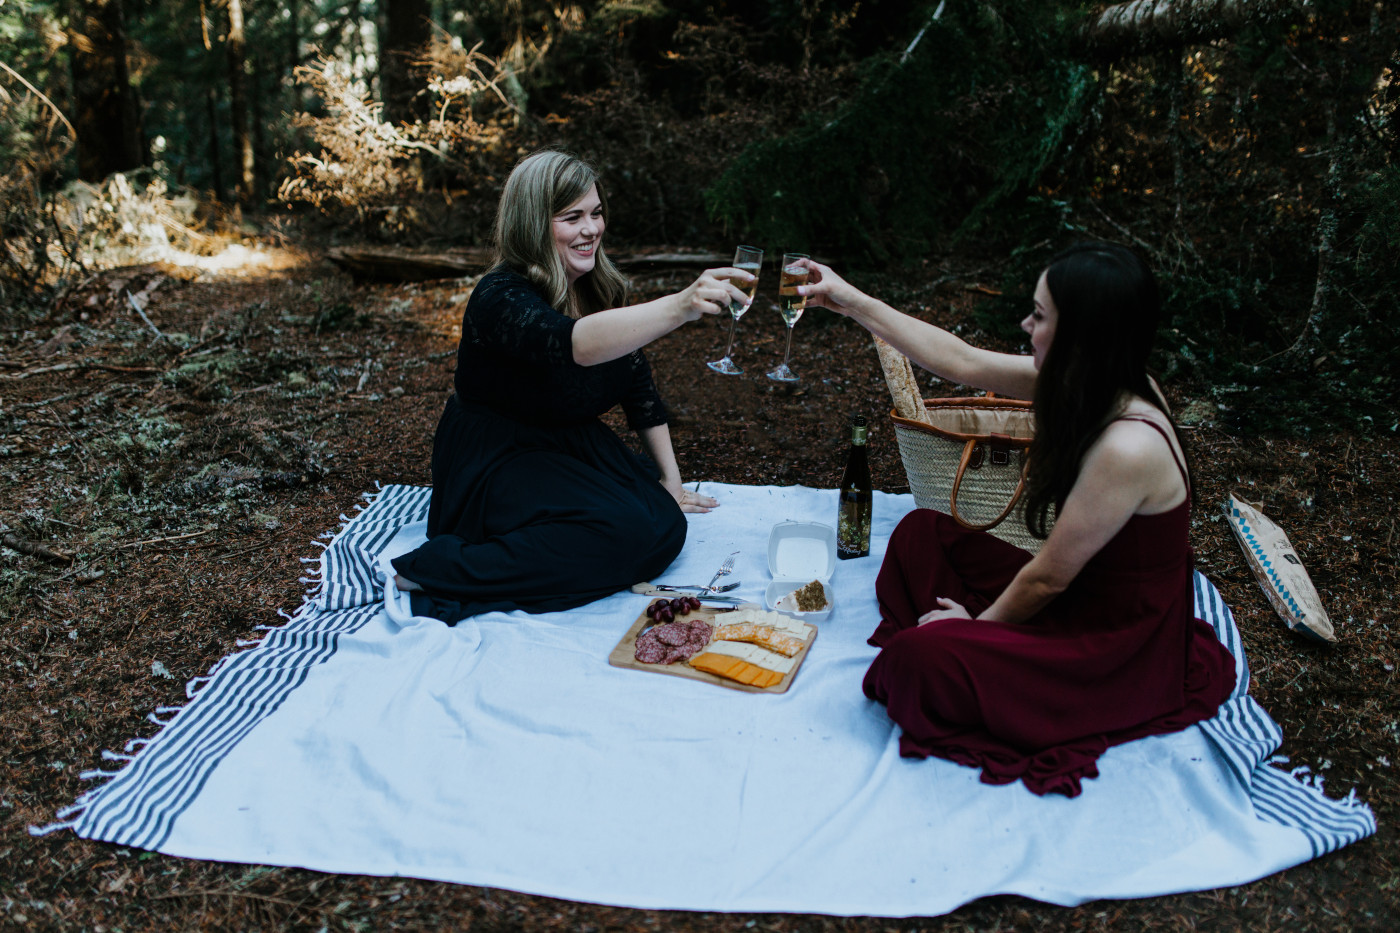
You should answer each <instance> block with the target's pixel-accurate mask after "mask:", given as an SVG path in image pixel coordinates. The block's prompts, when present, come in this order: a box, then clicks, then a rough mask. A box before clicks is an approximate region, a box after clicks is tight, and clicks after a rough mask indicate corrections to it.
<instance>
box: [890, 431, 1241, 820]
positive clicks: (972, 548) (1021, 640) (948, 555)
mask: <svg viewBox="0 0 1400 933" xmlns="http://www.w3.org/2000/svg"><path fill="white" fill-rule="evenodd" d="M1129 420H1141V421H1143V422H1144V423H1145V424H1148V425H1151V426H1152V427H1153V428H1155V429H1156V430H1157V431H1158V432H1159V433H1161V434H1162V435H1163V437H1165V436H1166V432H1165V431H1164V430H1163V429H1162V428H1161V427H1160V426H1159V425H1157V424H1155V423H1153V422H1151V421H1148V420H1146V419H1136V418H1134V419H1129ZM1168 446H1170V445H1168ZM1172 456H1173V458H1175V457H1176V452H1175V450H1173V451H1172ZM1177 468H1178V469H1181V471H1182V476H1183V477H1184V476H1185V475H1186V471H1185V469H1184V468H1182V467H1181V463H1180V461H1179V460H1178V461H1177ZM1189 528H1190V497H1189V494H1188V497H1187V499H1186V501H1183V502H1182V503H1181V505H1179V506H1177V507H1176V508H1174V509H1171V510H1170V511H1167V512H1162V513H1160V514H1157V515H1134V516H1133V517H1132V518H1130V519H1129V520H1128V523H1127V524H1126V525H1124V526H1123V528H1122V530H1121V531H1119V532H1118V534H1117V535H1115V536H1114V537H1113V539H1112V540H1111V541H1109V542H1108V544H1106V545H1105V546H1104V547H1103V549H1102V550H1100V551H1099V552H1098V553H1097V554H1095V555H1094V556H1093V557H1092V558H1091V559H1090V560H1089V562H1088V563H1087V564H1085V565H1084V568H1083V569H1082V570H1081V571H1080V572H1079V575H1078V576H1077V577H1075V579H1074V581H1073V582H1072V583H1071V584H1070V585H1069V587H1068V588H1067V589H1066V590H1065V591H1064V592H1063V593H1061V594H1060V595H1059V596H1057V597H1055V599H1054V600H1053V601H1052V602H1051V603H1050V604H1049V605H1048V606H1046V607H1045V609H1043V610H1042V611H1041V612H1040V613H1039V614H1037V615H1036V616H1035V617H1034V618H1032V619H1030V620H1029V621H1027V622H1025V623H1020V624H1013V623H1007V622H979V621H976V620H975V619H943V620H941V621H938V622H931V623H929V624H927V625H922V626H921V625H919V624H918V620H919V616H920V615H922V614H923V613H925V612H928V611H930V610H932V609H937V608H938V604H937V603H936V602H935V601H934V600H935V599H936V598H937V597H940V596H941V597H946V598H948V599H952V600H956V601H957V602H959V603H961V604H962V605H963V606H965V607H966V608H967V610H968V612H969V613H970V614H972V615H973V616H976V615H977V614H978V613H980V612H982V611H983V610H985V609H986V608H987V607H988V606H990V605H991V604H992V602H993V601H994V600H995V599H996V598H997V596H999V595H1000V594H1001V592H1002V590H1004V589H1005V588H1006V586H1007V584H1009V583H1010V582H1011V578H1012V577H1014V576H1015V575H1016V573H1017V571H1019V570H1020V569H1021V567H1022V566H1023V565H1024V564H1025V563H1026V562H1027V561H1029V560H1030V554H1029V553H1027V552H1026V551H1024V550H1022V549H1021V548H1018V547H1016V546H1014V545H1011V544H1008V543H1006V542H1004V541H1002V540H1001V539H999V538H995V537H993V536H991V535H989V534H986V533H985V532H979V531H968V530H967V529H965V528H963V527H961V526H960V525H958V524H957V522H955V521H953V519H952V518H950V517H949V516H947V515H944V514H943V513H941V512H936V511H933V510H931V509H917V510H915V511H914V512H911V513H909V514H908V515H907V516H905V518H904V519H903V521H901V522H900V523H899V526H898V527H897V528H896V529H895V531H894V534H893V535H892V536H891V537H890V543H889V549H888V551H887V552H886V554H885V561H884V564H883V565H882V566H881V568H880V575H879V578H878V580H877V582H876V586H875V592H876V595H877V596H878V598H879V602H880V616H881V622H880V625H879V627H878V628H876V629H875V633H874V634H873V635H871V636H870V644H872V645H875V646H876V647H878V648H881V649H882V650H881V651H880V654H879V655H878V656H877V657H876V658H875V661H874V662H873V663H872V664H871V665H870V669H869V670H868V671H867V672H866V675H865V694H866V696H868V697H870V698H871V699H873V700H879V701H880V702H882V703H884V704H885V706H886V707H887V709H888V710H889V715H890V718H891V719H893V720H894V721H895V722H896V723H898V724H899V725H900V727H901V729H902V730H903V734H902V735H901V736H900V740H899V745H900V754H901V755H904V756H906V757H915V758H923V757H927V756H929V755H934V756H937V757H939V758H947V759H950V760H952V761H956V762H959V763H961V764H966V765H972V766H974V767H978V768H981V769H982V780H983V781H984V782H985V783H988V784H1008V783H1010V782H1012V781H1015V780H1017V779H1018V778H1019V779H1020V780H1022V781H1024V782H1025V784H1026V787H1027V788H1028V789H1030V790H1031V791H1032V792H1033V793H1036V794H1045V793H1052V792H1054V793H1061V794H1065V795H1066V796H1069V797H1074V796H1077V795H1078V794H1079V792H1080V781H1081V780H1082V779H1084V778H1092V777H1097V776H1098V773H1099V770H1098V764H1097V760H1098V758H1099V756H1100V755H1102V754H1103V753H1104V751H1105V750H1107V749H1108V747H1109V746H1111V745H1118V744H1121V743H1123V742H1127V741H1130V740H1132V739H1137V738H1141V737H1143V736H1147V735H1158V734H1161V733H1165V732H1175V731H1177V730H1179V729H1184V728H1186V727H1187V726H1189V725H1191V724H1192V723H1195V722H1199V721H1201V720H1203V719H1209V718H1210V717H1211V716H1213V715H1215V711H1216V709H1217V708H1218V707H1219V706H1220V704H1221V703H1222V702H1224V701H1225V699H1226V698H1228V697H1229V695H1230V692H1231V691H1232V690H1233V689H1234V686H1235V664H1234V659H1233V657H1232V656H1231V655H1230V652H1229V651H1228V650H1226V648H1225V647H1224V646H1223V645H1222V644H1221V643H1220V641H1219V640H1218V639H1217V638H1216V637H1215V633H1214V631H1213V630H1212V629H1211V627H1210V626H1209V625H1207V624H1206V623H1204V622H1202V621H1200V620H1199V619H1196V618H1195V616H1194V605H1195V604H1194V600H1193V598H1192V582H1193V581H1192V574H1193V565H1192V555H1191V548H1190V546H1189V545H1188V544H1187V532H1188V530H1189Z"/></svg>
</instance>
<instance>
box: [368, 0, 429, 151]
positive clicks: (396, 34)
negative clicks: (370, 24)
mask: <svg viewBox="0 0 1400 933" xmlns="http://www.w3.org/2000/svg"><path fill="white" fill-rule="evenodd" d="M382 3H383V12H384V18H383V23H384V34H383V36H381V37H380V40H379V55H380V58H379V73H380V89H381V92H382V93H383V96H384V118H385V119H386V120H387V121H388V122H390V123H413V122H414V121H416V120H419V119H422V118H423V117H424V116H425V115H426V113H427V99H426V98H425V97H421V96H419V95H418V92H419V91H420V90H422V85H421V82H420V80H419V76H418V74H417V72H418V69H416V68H414V66H413V61H414V59H415V58H416V57H417V56H418V55H419V53H420V52H421V51H422V49H423V46H425V45H427V44H428V40H429V39H431V38H432V35H433V25H432V16H433V7H432V3H431V0H382Z"/></svg>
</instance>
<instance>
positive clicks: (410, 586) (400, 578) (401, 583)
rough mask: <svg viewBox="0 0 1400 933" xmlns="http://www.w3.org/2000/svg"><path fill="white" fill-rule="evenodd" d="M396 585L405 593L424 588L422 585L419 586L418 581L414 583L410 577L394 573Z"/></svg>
mask: <svg viewBox="0 0 1400 933" xmlns="http://www.w3.org/2000/svg"><path fill="white" fill-rule="evenodd" d="M394 586H397V587H398V588H399V589H401V590H403V591H404V592H405V593H412V592H413V591H415V590H421V589H422V587H421V586H419V585H418V584H417V583H414V582H413V581H412V580H410V579H408V577H405V576H404V575H403V574H398V573H396V574H394Z"/></svg>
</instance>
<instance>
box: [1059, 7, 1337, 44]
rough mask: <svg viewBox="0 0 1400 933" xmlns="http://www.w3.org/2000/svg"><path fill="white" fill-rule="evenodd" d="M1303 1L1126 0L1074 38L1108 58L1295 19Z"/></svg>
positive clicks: (1301, 11)
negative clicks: (1254, 25) (1251, 25)
mask: <svg viewBox="0 0 1400 933" xmlns="http://www.w3.org/2000/svg"><path fill="white" fill-rule="evenodd" d="M1309 9H1310V4H1309V3H1308V2H1307V0H1130V2H1128V3H1118V4H1115V5H1113V6H1111V7H1109V8H1108V9H1106V10H1104V11H1103V12H1102V13H1100V14H1099V15H1098V16H1095V17H1091V18H1090V19H1089V21H1088V22H1087V23H1086V25H1085V26H1084V28H1083V30H1082V32H1081V34H1080V39H1081V40H1082V41H1083V42H1084V44H1085V46H1086V49H1087V50H1088V51H1090V52H1092V53H1093V54H1095V55H1097V56H1100V57H1106V58H1114V57H1120V56H1128V55H1137V54H1142V53H1144V52H1154V51H1160V50H1163V49H1166V48H1170V47H1172V46H1181V45H1186V44H1189V43H1192V42H1201V41H1204V40H1208V39H1223V38H1226V37H1228V36H1230V35H1232V34H1234V33H1235V32H1236V31H1238V30H1239V29H1241V28H1243V27H1244V26H1247V25H1250V24H1253V23H1268V22H1288V21H1296V20H1301V19H1303V18H1304V17H1305V16H1307V14H1308V10H1309Z"/></svg>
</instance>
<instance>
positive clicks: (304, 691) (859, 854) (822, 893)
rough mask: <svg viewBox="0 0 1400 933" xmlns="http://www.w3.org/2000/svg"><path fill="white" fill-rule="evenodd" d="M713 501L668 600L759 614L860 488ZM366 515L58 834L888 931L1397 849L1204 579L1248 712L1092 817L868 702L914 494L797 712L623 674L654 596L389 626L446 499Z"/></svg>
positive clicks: (814, 655)
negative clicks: (1315, 769) (1323, 765)
mask: <svg viewBox="0 0 1400 933" xmlns="http://www.w3.org/2000/svg"><path fill="white" fill-rule="evenodd" d="M706 491H707V492H713V494H714V495H716V496H717V497H718V498H719V499H720V500H721V503H722V505H721V507H720V508H719V509H718V510H716V511H715V512H713V513H711V514H708V515H693V516H690V517H689V518H690V533H689V538H688V540H687V544H686V547H685V550H684V552H683V553H682V555H681V556H680V557H679V558H678V559H677V561H676V562H675V564H674V565H673V566H672V567H671V568H670V569H669V571H668V572H667V573H666V574H665V575H664V579H666V580H669V581H671V582H677V583H690V582H703V581H704V580H706V579H708V578H709V576H710V574H711V573H712V572H713V570H714V568H715V567H717V566H718V565H719V563H720V561H721V560H722V559H723V557H724V556H725V555H727V554H728V553H729V552H731V551H734V550H738V551H740V555H739V562H738V564H737V565H736V568H735V572H734V575H733V576H732V577H731V579H734V580H740V581H742V586H741V587H740V588H739V589H738V590H737V591H736V593H737V594H738V595H741V596H746V597H750V598H753V599H755V600H757V599H761V598H762V593H763V590H764V587H765V585H766V583H767V580H768V573H767V562H766V546H767V538H768V531H769V528H770V527H771V526H772V525H773V524H774V523H776V522H779V521H783V520H787V519H793V520H802V521H827V522H829V521H830V520H831V519H832V517H833V514H834V512H835V510H836V493H835V492H834V491H832V490H814V489H806V488H802V487H746V486H717V487H714V488H712V489H711V488H707V490H706ZM368 498H371V500H372V501H371V504H370V505H369V507H368V508H366V509H365V510H364V511H362V512H361V513H360V514H358V515H357V516H356V517H355V518H353V519H350V520H348V522H347V524H346V525H345V526H344V528H343V529H342V530H341V531H340V532H339V533H338V534H337V535H335V536H334V539H333V541H332V542H331V544H330V545H329V546H328V547H327V549H326V550H325V552H324V554H323V556H322V557H321V559H320V571H321V572H320V578H319V581H318V586H317V588H316V590H315V591H314V593H313V595H312V596H311V597H310V598H309V599H308V600H307V602H306V604H305V605H303V606H302V608H301V610H300V611H299V612H298V613H297V614H296V615H295V616H293V617H292V618H291V619H290V621H288V622H287V624H286V625H284V626H282V627H280V628H277V629H275V630H273V631H271V632H270V633H269V634H268V635H267V637H266V638H265V639H264V640H263V641H262V642H261V644H260V645H258V646H257V647H255V648H252V649H250V650H247V651H243V652H241V653H238V654H234V655H231V656H230V657H228V658H225V659H224V660H223V661H222V662H220V664H219V665H218V666H217V667H216V669H215V670H213V671H211V672H210V675H209V676H207V677H203V678H197V679H196V680H195V681H192V682H191V684H190V691H189V692H190V694H191V696H192V699H191V700H190V702H189V703H188V705H186V706H184V707H183V708H181V709H179V710H170V711H167V712H168V713H169V714H171V715H170V716H169V718H168V719H167V720H157V721H161V722H162V725H163V728H162V729H161V731H160V732H159V733H158V735H157V736H156V737H155V738H154V740H152V741H150V742H149V744H145V745H144V746H143V747H141V748H140V749H139V751H136V752H135V754H134V755H132V756H129V757H128V756H122V755H115V754H113V755H110V757H112V758H116V759H125V761H126V763H125V764H124V765H123V766H122V767H121V768H120V770H119V771H118V772H116V773H115V775H108V774H105V773H100V772H99V773H96V774H95V775H94V777H96V778H98V779H101V780H104V781H105V783H102V784H101V785H100V786H97V787H95V788H94V789H93V790H92V791H90V792H89V793H88V794H86V795H84V797H83V798H81V799H79V800H78V801H77V802H76V803H75V804H74V805H73V806H72V807H69V808H66V809H65V810H63V811H60V813H59V820H60V821H61V822H59V823H55V824H53V825H52V826H48V827H42V828H35V829H34V830H33V831H34V832H45V831H51V830H53V829H57V828H64V827H66V828H72V829H73V830H75V831H76V832H77V833H78V834H80V835H82V836H85V837H88V838H92V839H102V840H109V841H112V842H116V843H121V844H123V845H129V846H137V847H142V848H148V849H155V850H159V851H161V852H166V853H170V854H173V855H180V856H187V857H191V858H203V859H216V860H221V861H233V862H251V863H264V864H273V865H288V866H302V867H306V868H313V869H320V870H323V871H333V872H353V873H361V874H374V875H408V876H415V877H421V878H432V879H442V880H448V881H456V882H462V883H469V884H477V885H489V886H494V887H501V888H509V889H513V890H518V891H524V892H530V893H536V894H544V895H552V896H555V897H562V898H569V899H572V900H578V901H591V902H599V903H606V904H617V905H626V906H634V907H648V908H677V909H693V910H706V911H715V910H720V911H799V912H811V913H827V914H838V915H879V916H928V915H936V914H940V913H944V912H947V911H950V910H952V909H954V908H956V907H958V906H959V905H961V904H963V903H966V902H968V901H970V900H973V899H975V898H978V897H982V896H985V895H991V894H1006V893H1013V894H1021V895H1025V896H1027V897H1032V898H1036V899H1039V900H1042V901H1048V902H1051V903H1055V904H1064V905H1072V904H1078V903H1081V902H1084V901H1087V900H1092V899H1097V898H1126V897H1145V896H1151V895H1158V894H1167V893H1171V892H1179V891H1187V890H1197V889H1205V888H1215V887H1221V886H1225V885H1233V884H1239V883H1243V882H1247V881H1251V880H1253V879H1256V878H1260V877H1262V876H1264V875H1268V874H1270V873H1272V872H1276V871H1279V870H1281V869H1285V868H1288V867H1290V866H1293V865H1296V864H1298V863H1300V862H1303V861H1306V860H1307V859H1310V858H1313V857H1315V856H1317V855H1319V854H1321V853H1323V852H1327V851H1330V850H1332V849H1335V848H1337V847H1339V846H1342V845H1345V844H1346V843H1348V842H1352V841H1355V840H1357V839H1360V838H1362V837H1363V836H1366V835H1369V834H1370V833H1373V832H1374V831H1375V825H1376V824H1375V818H1374V816H1373V815H1372V813H1371V811H1370V810H1369V808H1367V807H1366V806H1365V805H1364V804H1361V803H1358V802H1357V801H1355V800H1354V799H1348V800H1341V801H1338V800H1332V799H1329V798H1327V797H1325V796H1324V795H1323V793H1322V792H1321V790H1320V788H1319V787H1317V786H1315V783H1314V782H1313V781H1311V780H1309V778H1308V776H1307V775H1306V774H1299V773H1290V772H1289V771H1287V770H1281V769H1279V768H1278V767H1276V766H1274V765H1272V764H1270V758H1271V756H1272V755H1273V754H1274V753H1275V751H1276V749H1277V748H1278V746H1279V743H1280V740H1281V735H1280V732H1279V729H1278V727H1277V726H1276V725H1275V724H1274V722H1273V721H1272V720H1271V719H1270V718H1269V716H1268V715H1267V714H1266V713H1265V712H1264V711H1263V710H1262V709H1261V708H1260V707H1259V706H1258V705H1257V704H1256V703H1255V702H1254V701H1253V700H1252V699H1251V698H1250V697H1249V696H1248V695H1247V690H1248V685H1249V677H1248V671H1247V669H1246V667H1245V664H1244V658H1243V655H1242V652H1241V648H1240V642H1239V636H1238V632H1237V631H1236V629H1235V627H1234V622H1233V620H1232V618H1231V615H1230V611H1229V609H1228V608H1226V606H1225V605H1224V603H1223V602H1222V601H1221V598H1220V595H1219V593H1217V592H1216V590H1215V588H1214V587H1213V586H1211V584H1210V583H1209V582H1207V581H1206V580H1205V578H1204V577H1201V576H1199V575H1198V576H1197V578H1196V599H1197V606H1198V610H1199V612H1200V614H1201V617H1202V618H1205V619H1207V620H1208V621H1209V622H1211V624H1212V625H1213V626H1215V628H1216V631H1217V633H1218V634H1219V635H1220V637H1221V638H1222V640H1224V641H1225V642H1226V644H1227V645H1228V646H1229V647H1230V649H1231V651H1232V652H1233V653H1234V654H1235V657H1236V658H1237V659H1238V663H1239V685H1238V687H1237V689H1236V693H1235V695H1234V696H1233V697H1232V698H1231V700H1230V701H1229V702H1228V703H1227V704H1226V705H1225V706H1224V707H1223V708H1222V709H1221V711H1220V714H1219V715H1218V716H1217V717H1216V718H1215V719H1213V720H1210V721H1209V722H1206V723H1203V724H1201V725H1199V726H1196V727H1193V728H1191V729H1188V730H1186V731H1185V732H1181V733H1177V734H1173V735H1166V736H1154V737H1150V738H1146V739H1142V740H1139V741H1136V742H1132V743H1129V744H1127V745H1123V746H1119V747H1116V748H1113V749H1110V750H1109V752H1108V753H1107V754H1106V755H1105V756H1104V757H1103V758H1102V759H1101V761H1100V771H1101V775H1100V777H1098V778H1097V779H1094V780H1090V781H1086V782H1085V783H1084V792H1083V794H1082V795H1081V796H1080V797H1078V798H1075V799H1072V800H1071V799H1066V798H1064V797H1059V796H1048V797H1036V796H1034V795H1032V794H1030V793H1028V792H1027V791H1026V790H1025V789H1024V787H1022V786H1021V785H1020V784H1012V785H1007V786H1002V787H993V786H989V785H986V784H982V783H980V782H979V780H978V774H977V772H976V771H975V770H973V769H970V768H966V767H962V766H959V765H956V764H952V763H950V762H946V761H941V760H938V759H928V760H906V759H902V758H900V757H899V754H898V729H897V727H895V726H894V725H893V724H892V723H891V722H890V721H889V719H888V717H887V716H886V714H885V710H884V708H883V707H881V706H879V705H878V704H875V703H872V702H870V701H868V700H866V699H865V697H864V696H863V695H862V693H861V688H860V683H861V677H862V675H863V674H864V672H865V668H866V666H867V665H868V664H869V662H870V660H871V659H872V657H873V656H874V654H875V649H874V648H871V647H870V646H869V645H867V644H866V643H865V639H866V637H867V635H868V634H869V633H870V631H871V630H872V629H873V628H874V625H875V622H876V606H875V596H874V581H875V574H876V572H877V570H878V569H879V557H878V555H880V554H882V553H883V552H884V545H885V542H886V541H887V539H888V537H889V533H890V531H891V530H892V529H893V528H894V524H895V522H896V521H897V520H898V519H899V518H900V517H901V516H902V515H903V514H904V513H905V512H907V511H908V510H909V509H910V508H912V507H913V503H912V500H911V499H910V497H909V496H889V495H884V494H877V497H876V502H875V516H876V520H875V529H874V534H873V541H872V549H871V551H872V555H874V556H872V557H871V558H869V559H863V560H854V561H843V562H840V565H839V566H838V568H837V571H836V574H835V577H834V579H833V580H832V590H833V593H834V603H835V610H834V612H833V614H832V616H831V618H830V620H829V621H827V622H826V623H824V624H823V625H822V626H821V630H820V634H819V637H818V639H817V641H816V642H815V644H814V646H813V648H812V650H811V652H810V654H809V656H808V658H807V660H806V663H805V664H804V666H803V668H802V669H801V671H800V672H799V673H798V676H797V678H796V680H795V681H794V683H793V686H792V689H791V690H790V691H788V692H787V693H786V694H781V695H770V694H748V693H741V692H738V691H731V690H724V689H721V688H717V687H714V686H712V685H709V684H705V683H700V682H697V681H692V680H687V679H684V678H679V677H664V676H657V675H655V674H651V673H647V672H642V671H635V670H624V669H619V668H613V667H610V666H609V665H608V663H607V660H606V659H607V656H608V653H609V651H610V650H611V649H612V647H613V646H614V645H615V644H616V643H617V641H618V640H619V639H620V638H621V636H622V634H623V633H624V632H625V631H626V630H627V628H628V626H629V625H630V624H631V623H632V621H633V620H634V619H635V618H636V617H637V615H638V613H639V612H640V610H641V608H642V607H643V605H644V604H645V597H639V596H633V595H631V594H627V593H621V594H617V595H615V596H612V597H609V598H607V599H604V600H601V601H599V602H596V603H594V604H592V605H589V606H586V607H584V608H582V609H577V610H573V611H569V612H561V613H552V614H546V615H539V616H530V615H526V614H524V613H518V612H517V613H509V614H507V613H492V614H488V615H484V616H480V617H477V618H474V619H470V620H467V621H465V622H463V623H462V624H460V625H458V626H456V627H455V628H448V627H446V626H444V625H441V624H439V623H437V622H432V621H427V620H422V619H413V618H411V617H408V616H405V615H403V614H402V613H401V611H400V607H395V611H394V612H393V613H392V614H391V613H390V612H388V611H386V608H385V601H384V596H385V589H384V586H383V583H382V582H381V580H380V579H379V577H378V576H377V575H376V567H377V566H378V565H379V561H380V559H381V558H382V556H383V555H384V554H385V553H386V552H387V553H397V552H400V551H403V550H406V549H408V548H409V547H411V546H412V545H413V544H414V542H415V540H417V538H416V536H417V535H421V529H422V525H421V521H422V519H423V517H424V515H425V514H426V509H427V501H428V499H427V490H425V489H418V488H410V487H402V486H394V487H388V488H386V489H384V490H382V491H381V492H380V493H378V494H376V495H375V496H373V497H368ZM396 617H397V619H396ZM135 744H138V743H133V745H135ZM127 751H128V752H130V751H132V749H131V748H128V749H127ZM1300 770H1302V769H1300Z"/></svg>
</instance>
